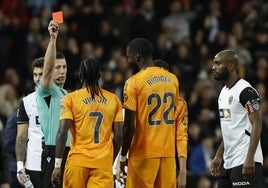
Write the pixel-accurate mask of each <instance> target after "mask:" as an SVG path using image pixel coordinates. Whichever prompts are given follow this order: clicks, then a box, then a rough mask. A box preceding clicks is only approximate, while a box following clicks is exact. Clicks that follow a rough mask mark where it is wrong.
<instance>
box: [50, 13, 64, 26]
mask: <svg viewBox="0 0 268 188" xmlns="http://www.w3.org/2000/svg"><path fill="white" fill-rule="evenodd" d="M52 19H53V20H54V21H55V22H57V23H58V24H61V23H63V14H62V11H58V12H53V13H52Z"/></svg>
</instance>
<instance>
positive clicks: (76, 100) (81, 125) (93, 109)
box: [60, 88, 123, 171]
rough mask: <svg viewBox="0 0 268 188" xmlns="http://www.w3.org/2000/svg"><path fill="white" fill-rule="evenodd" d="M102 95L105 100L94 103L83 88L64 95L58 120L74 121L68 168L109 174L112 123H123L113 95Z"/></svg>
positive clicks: (118, 103) (119, 106) (96, 98)
mask: <svg viewBox="0 0 268 188" xmlns="http://www.w3.org/2000/svg"><path fill="white" fill-rule="evenodd" d="M101 91H102V94H103V96H104V98H103V97H99V96H95V99H93V98H91V95H90V94H89V92H88V91H87V89H86V88H83V89H79V90H76V91H74V92H72V93H69V94H67V95H66V96H65V98H64V100H63V101H62V109H61V116H60V119H71V120H73V124H72V125H71V126H70V132H71V134H72V140H71V149H70V152H69V156H68V161H67V163H68V164H69V165H74V166H82V167H88V168H99V169H103V170H110V171H111V170H112V162H113V141H112V134H113V123H114V122H123V111H122V105H121V102H120V100H119V99H118V97H117V96H116V95H115V94H113V93H110V92H108V91H106V90H103V89H102V90H101Z"/></svg>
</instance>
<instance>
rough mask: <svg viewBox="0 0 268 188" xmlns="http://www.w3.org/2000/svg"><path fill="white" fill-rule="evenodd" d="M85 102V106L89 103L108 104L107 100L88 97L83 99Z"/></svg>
mask: <svg viewBox="0 0 268 188" xmlns="http://www.w3.org/2000/svg"><path fill="white" fill-rule="evenodd" d="M83 102H84V103H85V104H89V103H92V102H98V103H102V104H107V100H106V99H105V98H103V97H98V98H97V99H96V98H94V99H93V98H92V97H86V98H84V99H83Z"/></svg>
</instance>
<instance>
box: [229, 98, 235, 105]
mask: <svg viewBox="0 0 268 188" xmlns="http://www.w3.org/2000/svg"><path fill="white" fill-rule="evenodd" d="M233 99H234V97H233V96H230V97H229V99H228V104H229V105H230V104H232V102H233Z"/></svg>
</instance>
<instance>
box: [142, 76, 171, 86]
mask: <svg viewBox="0 0 268 188" xmlns="http://www.w3.org/2000/svg"><path fill="white" fill-rule="evenodd" d="M146 82H147V84H148V85H149V86H152V85H154V84H156V83H158V82H168V83H170V82H171V78H169V77H166V76H153V77H151V78H150V79H149V80H147V81H146Z"/></svg>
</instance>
